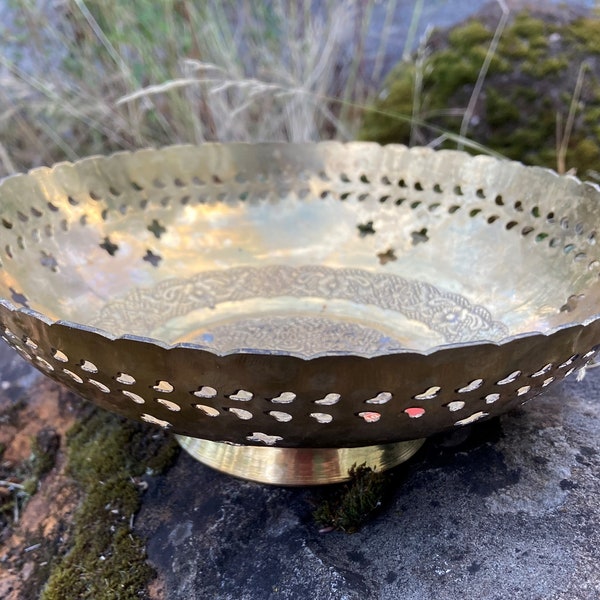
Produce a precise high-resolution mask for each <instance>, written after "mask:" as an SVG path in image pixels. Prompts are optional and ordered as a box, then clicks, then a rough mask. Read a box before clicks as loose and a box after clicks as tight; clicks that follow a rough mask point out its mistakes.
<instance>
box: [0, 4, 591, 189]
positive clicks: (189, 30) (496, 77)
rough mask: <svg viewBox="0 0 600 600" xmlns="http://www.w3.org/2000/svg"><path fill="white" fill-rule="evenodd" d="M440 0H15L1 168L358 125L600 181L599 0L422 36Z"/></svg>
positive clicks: (498, 7)
mask: <svg viewBox="0 0 600 600" xmlns="http://www.w3.org/2000/svg"><path fill="white" fill-rule="evenodd" d="M444 2H445V0H429V2H425V0H411V2H408V1H407V0H389V1H387V2H381V1H380V0H344V1H339V0H338V1H334V0H265V1H262V2H253V1H251V0H223V1H219V0H157V1H153V0H86V1H84V0H61V1H57V0H54V1H51V0H47V1H43V0H5V3H4V6H5V8H4V9H2V7H1V6H0V16H5V17H7V18H3V19H2V22H1V24H0V36H1V39H2V50H1V52H0V175H5V174H9V173H12V172H16V171H22V170H25V169H28V168H31V167H33V166H37V165H42V164H45V165H49V164H52V163H53V162H56V161H60V160H76V159H77V158H79V157H82V156H85V155H89V154H96V153H108V152H112V151H116V150H120V149H135V148H142V147H146V146H151V145H153V146H161V145H166V144H174V143H201V142H204V141H214V140H216V141H232V140H239V141H273V140H289V141H308V140H320V139H341V140H352V139H357V138H360V139H366V140H374V141H378V142H381V143H388V142H400V143H406V144H427V145H431V146H434V147H459V148H465V149H468V150H471V151H474V152H484V151H487V152H496V153H499V154H501V155H504V156H507V157H509V158H513V159H517V160H522V161H524V162H526V163H529V164H540V165H544V166H549V167H552V168H555V169H557V170H559V171H560V172H568V171H569V170H573V169H574V170H576V171H577V173H578V174H579V175H581V176H584V177H587V178H589V179H599V178H600V176H599V175H598V171H600V166H598V161H599V160H600V126H599V125H598V123H599V122H600V119H599V118H598V117H599V116H600V84H599V81H600V44H599V42H598V40H599V39H600V25H599V23H600V21H599V20H598V17H597V13H594V12H592V13H591V14H590V16H585V17H584V16H582V15H583V14H584V13H583V11H580V10H577V9H569V8H567V7H565V6H562V5H559V4H557V3H555V2H547V3H530V4H531V6H532V7H533V8H529V9H527V10H521V9H519V10H517V9H515V8H514V6H513V5H523V4H524V3H523V2H520V3H519V2H516V1H512V2H511V1H510V0H492V1H491V2H490V3H489V4H488V5H486V7H485V8H484V9H483V10H482V11H481V12H480V13H478V15H477V19H476V20H471V21H468V22H466V23H465V24H463V25H461V26H459V27H457V28H455V29H453V30H451V31H450V32H448V31H435V30H433V29H431V28H430V29H427V30H426V32H425V34H424V35H422V36H421V35H419V34H418V33H417V32H422V31H423V24H424V23H423V21H424V19H425V17H424V10H425V8H426V7H428V8H430V9H431V8H432V6H433V5H436V6H437V5H439V6H441V7H443V5H444ZM507 3H508V4H507ZM402 4H404V5H406V6H408V5H410V9H409V10H408V13H406V11H405V14H407V18H406V22H405V23H404V24H403V29H402V32H403V35H404V38H403V39H402V40H398V24H397V22H395V20H397V18H398V14H399V13H398V10H399V8H401V7H402V6H401V5H402ZM571 4H578V3H577V2H575V1H573V2H571ZM585 4H587V5H588V7H590V6H591V3H590V1H587V2H585ZM478 5H481V2H478ZM406 6H405V7H404V8H406ZM540 6H541V7H540ZM596 11H597V9H596ZM3 12H4V14H2V13H3ZM392 47H393V50H392V49H391V48H392ZM390 56H392V57H393V58H394V60H395V61H396V62H397V64H396V66H395V67H394V68H393V69H392V70H391V71H390V73H389V74H388V75H387V78H384V75H386V71H387V70H389V69H388V66H389V60H390Z"/></svg>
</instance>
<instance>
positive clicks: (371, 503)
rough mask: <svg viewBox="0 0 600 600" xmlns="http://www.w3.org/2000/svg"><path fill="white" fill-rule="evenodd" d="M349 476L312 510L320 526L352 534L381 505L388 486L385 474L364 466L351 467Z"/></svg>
mask: <svg viewBox="0 0 600 600" xmlns="http://www.w3.org/2000/svg"><path fill="white" fill-rule="evenodd" d="M349 474H350V477H351V479H350V481H349V482H348V483H347V484H345V485H344V486H342V488H341V490H339V491H337V492H334V495H333V496H332V497H329V498H327V499H325V500H324V501H323V502H322V503H321V504H320V505H319V506H318V508H317V509H316V510H315V511H314V513H313V516H314V519H315V521H316V522H317V524H318V525H320V526H321V527H324V528H332V529H337V530H339V531H344V532H346V533H354V532H356V531H358V530H359V529H360V528H361V526H362V525H363V524H364V523H365V522H366V521H367V520H368V519H369V518H370V517H371V516H372V515H373V513H374V511H375V510H376V509H377V508H378V507H379V506H381V503H382V500H383V497H384V494H385V490H386V487H387V485H386V478H385V475H384V474H382V473H378V472H377V471H374V470H373V469H371V468H370V467H367V466H366V465H365V464H362V465H360V466H358V467H357V466H356V465H354V466H353V467H352V468H351V469H350V472H349Z"/></svg>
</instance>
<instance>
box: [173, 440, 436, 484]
mask: <svg viewBox="0 0 600 600" xmlns="http://www.w3.org/2000/svg"><path fill="white" fill-rule="evenodd" d="M177 441H178V442H179V444H180V445H181V447H182V448H183V449H184V450H185V451H186V452H188V453H189V454H191V455H192V456H193V457H194V458H196V459H197V460H199V461H200V462H202V463H204V464H205V465H208V466H209V467H213V468H214V469H217V470H219V471H222V472H223V473H227V474H229V475H235V476H236V477H243V478H244V479H250V480H251V481H257V482H259V483H273V484H277V485H321V484H324V483H340V482H342V481H347V480H348V479H349V472H350V470H351V469H352V467H353V466H358V465H363V464H364V465H367V466H368V467H371V468H372V469H374V470H376V471H384V470H386V469H391V468H392V467H395V466H396V465H399V464H400V463H403V462H405V461H407V460H408V459H409V458H411V457H412V456H413V455H414V454H415V453H416V452H417V450H419V448H420V447H421V446H422V445H423V443H424V441H425V440H422V439H421V440H410V441H408V442H396V443H395V444H382V445H379V446H368V447H363V448H261V447H256V446H232V445H230V444H223V443H219V442H209V441H208V440H199V439H197V438H191V437H185V436H177Z"/></svg>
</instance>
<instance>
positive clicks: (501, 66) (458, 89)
mask: <svg viewBox="0 0 600 600" xmlns="http://www.w3.org/2000/svg"><path fill="white" fill-rule="evenodd" d="M571 29H572V26H571V25H570V24H567V25H557V24H554V23H551V22H549V21H545V20H542V19H538V18H535V17H532V16H531V15H530V14H528V13H527V12H523V13H520V14H517V15H516V16H514V17H513V20H512V21H511V22H510V23H509V24H508V26H507V27H506V29H505V30H504V32H503V34H502V36H501V38H500V40H499V44H498V47H497V49H496V52H495V54H494V58H493V60H492V61H491V64H490V69H489V71H488V73H487V75H486V78H485V83H484V86H483V89H482V93H481V94H480V96H479V98H478V101H477V105H476V107H475V113H474V114H475V116H477V117H478V119H476V120H474V121H473V122H472V123H471V124H469V129H468V135H469V136H470V137H471V139H473V140H475V141H476V142H478V143H479V144H481V145H483V146H487V147H488V148H490V149H492V150H494V151H496V152H500V153H501V154H504V155H505V156H507V157H509V158H512V159H515V160H520V161H522V162H524V163H526V164H532V165H541V166H546V167H551V168H557V151H556V145H557V137H560V135H561V133H560V131H561V127H562V128H563V129H564V126H565V123H566V119H567V115H568V114H569V110H570V108H571V104H572V101H573V94H574V90H575V88H576V79H577V76H578V66H579V65H580V64H582V63H583V62H584V61H587V64H588V70H587V72H586V73H585V76H584V84H583V86H581V95H580V97H579V98H578V103H577V111H576V118H575V121H574V126H573V129H572V131H571V139H570V140H568V142H569V143H568V150H567V161H566V162H567V168H577V170H578V173H579V174H580V176H583V177H585V176H586V175H585V174H586V173H587V172H588V171H589V172H591V170H596V171H597V170H598V167H597V164H598V163H597V158H596V157H597V146H598V145H600V126H598V123H599V122H600V85H599V84H598V81H600V62H599V61H594V60H589V52H591V51H592V50H593V48H594V47H595V45H598V47H599V48H600V25H599V20H598V19H594V18H590V19H579V20H578V21H576V22H575V24H574V30H573V31H571ZM553 34H556V35H555V36H554V37H551V36H552V35H553ZM492 35H493V32H492V31H491V30H489V29H488V28H487V27H486V26H485V25H483V24H481V23H477V22H476V21H471V22H469V23H466V24H465V25H463V26H460V27H458V28H457V29H455V30H454V31H451V32H450V33H449V34H448V35H447V37H443V36H438V37H437V38H434V39H433V40H432V43H431V45H432V47H434V48H437V50H435V51H434V52H432V53H431V55H430V56H429V57H428V58H427V59H426V60H425V64H424V65H423V67H422V85H421V89H420V90H418V93H417V94H416V96H417V100H416V101H417V106H416V110H415V111H414V114H416V115H417V116H418V117H419V119H420V121H421V122H420V123H418V124H416V131H417V133H418V135H417V136H415V135H413V136H412V141H413V143H418V144H427V143H429V142H431V141H432V140H434V139H436V138H437V137H438V136H439V132H440V130H443V131H447V132H449V133H452V134H457V133H458V131H459V129H460V124H461V121H462V116H463V114H464V110H465V107H466V106H467V104H468V103H469V100H470V98H471V95H472V93H473V89H474V86H475V82H476V81H477V78H478V77H479V74H480V70H481V66H482V64H483V61H484V59H485V56H486V54H487V53H488V51H489V46H490V40H491V36H492ZM550 39H552V43H550V42H549V40H550ZM590 39H591V40H592V41H589V40H590ZM573 40H576V42H574V41H573ZM588 42H589V43H588ZM590 44H591V45H590ZM573 65H577V68H573V67H572V66H573ZM414 80H415V66H414V65H411V64H408V63H402V64H400V65H399V66H398V67H397V68H396V69H395V70H394V71H392V74H391V75H390V77H389V79H388V80H387V82H386V84H385V86H386V90H389V94H387V95H384V97H382V98H381V99H380V100H379V101H377V102H376V103H375V106H374V107H373V109H374V110H368V111H366V112H365V118H364V123H363V127H362V129H361V132H360V139H364V140H373V141H379V142H381V143H390V142H400V143H409V141H410V140H411V122H410V120H408V121H407V119H406V115H411V114H413V105H412V102H413V96H414V95H415V94H414ZM399 113H401V114H402V115H403V117H402V118H396V116H395V115H397V114H399ZM423 121H424V122H425V123H423ZM427 124H431V125H432V127H431V129H428V127H427ZM557 132H558V133H557ZM453 146H454V147H455V143H454V142H451V141H449V140H446V141H445V142H444V143H443V144H442V147H453ZM594 161H596V162H595V163H594Z"/></svg>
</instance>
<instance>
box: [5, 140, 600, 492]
mask: <svg viewBox="0 0 600 600" xmlns="http://www.w3.org/2000/svg"><path fill="white" fill-rule="evenodd" d="M599 224H600V191H599V190H598V188H597V187H595V186H593V185H590V184H584V183H581V182H579V181H578V180H576V179H575V178H572V177H559V176H557V175H556V174H554V173H552V172H550V171H547V170H544V169H539V168H534V167H524V166H522V165H520V164H517V163H513V162H508V161H499V160H497V159H494V158H490V157H484V156H479V157H470V156H468V155H467V154H464V153H461V152H455V151H446V150H444V151H433V150H430V149H425V148H413V149H410V150H409V149H406V148H405V147H402V146H386V147H381V146H378V145H376V144H369V143H352V144H345V145H344V144H339V143H334V142H326V143H320V144H256V145H248V144H205V145H202V146H199V147H192V146H178V147H171V148H165V149H162V150H143V151H139V152H135V153H119V154H116V155H113V156H109V157H92V158H88V159H85V160H82V161H80V162H78V163H75V164H70V163H61V164H58V165H55V166H54V167H52V168H42V169H36V170H34V171H32V172H31V173H29V174H27V175H19V176H15V177H11V178H8V179H5V180H4V181H2V182H1V183H0V233H1V235H0V334H1V335H2V337H3V338H4V339H5V341H6V342H8V343H9V344H10V345H11V346H13V347H14V348H16V350H17V351H18V352H19V353H20V354H21V355H22V356H23V357H24V358H25V359H26V360H28V361H31V362H32V364H34V365H35V366H36V367H38V368H39V369H41V370H42V371H43V372H45V373H47V374H48V375H49V376H51V377H53V378H55V379H57V380H58V381H60V382H62V383H63V384H65V385H67V386H69V387H71V388H72V389H74V390H76V391H77V392H78V393H79V394H81V395H82V396H84V397H86V398H89V399H90V400H92V401H94V402H96V403H98V404H99V405H100V406H103V407H105V408H107V409H109V410H113V411H115V412H117V413H119V414H122V415H125V416H128V417H131V418H135V419H142V420H144V421H147V422H149V423H154V424H156V425H157V426H160V427H165V428H169V429H172V430H173V431H174V432H176V433H178V434H180V435H181V436H185V437H192V438H199V439H202V440H210V441H211V442H215V443H216V444H212V443H205V442H198V444H199V447H200V448H202V450H196V449H194V450H193V452H192V453H193V454H201V455H202V460H203V461H205V462H208V463H210V464H214V465H215V466H217V468H220V469H224V470H226V471H229V472H233V473H235V474H237V475H240V476H242V477H244V476H247V477H251V478H253V479H258V480H268V481H271V482H278V481H279V482H286V483H294V482H302V481H303V479H302V477H301V476H300V475H298V474H297V469H296V470H294V469H292V468H290V471H289V472H287V473H282V474H280V475H277V476H271V475H264V477H263V476H261V475H260V471H261V470H264V471H265V472H266V471H268V470H269V468H270V467H269V465H271V466H272V469H274V470H277V469H276V467H275V465H277V464H279V462H278V461H280V459H279V458H278V459H275V458H265V459H263V458H262V457H263V456H264V457H275V456H277V457H279V456H285V459H284V460H283V463H282V464H284V465H286V464H288V463H291V462H293V461H290V460H289V457H290V456H293V455H294V454H293V453H292V454H289V453H286V452H283V450H284V449H289V448H292V449H298V452H300V449H306V452H305V453H299V454H297V456H303V457H309V458H308V459H306V460H308V462H309V463H310V462H311V461H312V465H313V466H312V467H311V468H313V470H314V469H317V466H316V463H317V462H319V461H321V460H322V457H323V456H324V454H323V452H325V451H326V450H327V452H329V451H331V453H332V454H331V456H334V457H335V458H333V459H332V460H333V463H332V464H339V465H342V467H339V468H342V470H343V469H344V468H345V467H346V462H344V461H343V460H342V462H341V463H340V460H341V459H340V458H339V455H340V452H342V449H348V448H351V449H353V450H352V453H353V455H354V454H356V455H359V456H363V454H362V453H363V450H362V449H364V448H365V447H380V446H388V445H390V444H391V445H392V446H393V447H396V446H394V445H395V444H396V443H397V442H403V441H407V440H417V439H421V438H424V437H427V436H429V435H431V434H433V433H435V432H437V431H441V430H444V429H448V428H453V427H460V426H463V425H466V424H469V423H473V422H475V421H477V420H479V419H485V418H488V417H491V416H495V415H498V414H501V413H503V412H505V411H507V410H509V409H511V408H513V407H514V406H517V405H519V404H520V403H522V402H524V401H526V400H529V399H530V398H532V397H534V396H536V395H538V394H540V393H541V392H543V391H544V390H545V389H546V388H547V387H548V386H550V385H553V384H554V383H555V382H557V381H560V380H561V379H563V378H564V377H565V376H567V375H569V374H570V373H571V372H572V371H573V370H575V369H577V368H579V367H581V366H583V365H584V364H586V363H587V362H588V361H589V360H591V358H592V357H593V356H594V354H595V353H596V350H597V347H596V345H597V344H598V343H599V341H600V324H599V323H600V320H599V319H598V312H599V311H598V299H599V296H600V290H599V286H600V250H599V248H600V245H599V244H598V243H597V236H598V232H597V228H598V226H599ZM222 442H227V444H225V445H223V444H222ZM231 443H233V444H239V445H241V446H230V445H229V444H231ZM190 444H191V442H189V441H186V442H185V445H186V446H188V447H189V446H190ZM198 444H193V445H194V446H197V445H198ZM392 446H390V447H392ZM219 448H221V450H219ZM231 448H236V450H235V451H234V450H231ZM209 449H210V450H209ZM316 449H318V450H316ZM279 450H281V451H282V452H279ZM246 452H247V456H246V458H244V454H245V453H246ZM258 452H261V453H260V454H258ZM344 452H346V450H344ZM367 454H368V455H369V456H371V455H373V451H372V450H371V449H370V450H368V452H367ZM214 456H219V457H221V456H224V457H226V458H219V459H214V458H211V457H214ZM232 456H233V457H234V458H231V457H232ZM258 456H260V457H261V458H260V459H258V458H257V457H258ZM232 460H233V461H234V466H231V467H229V466H228V465H229V464H230V462H231V461H232ZM303 460H304V458H303ZM327 460H329V458H328V459H327ZM344 460H345V459H344ZM336 461H337V462H336ZM394 461H396V459H393V460H391V461H390V462H387V461H385V460H384V461H383V462H381V466H382V468H383V467H384V466H385V465H389V464H392V463H393V462H394ZM353 462H356V461H353ZM246 464H248V465H252V466H248V467H245V466H243V465H246ZM378 464H379V463H378ZM240 465H242V466H240ZM256 465H258V466H256ZM277 468H278V467H277ZM303 468H304V467H303ZM337 468H338V467H327V469H325V470H324V471H322V472H323V473H324V475H318V478H320V479H319V480H323V481H328V480H333V479H334V478H336V477H338V475H334V473H335V470H336V469H337ZM309 470H310V469H309ZM311 472H312V471H311ZM315 472H316V471H315ZM294 473H296V474H294Z"/></svg>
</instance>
